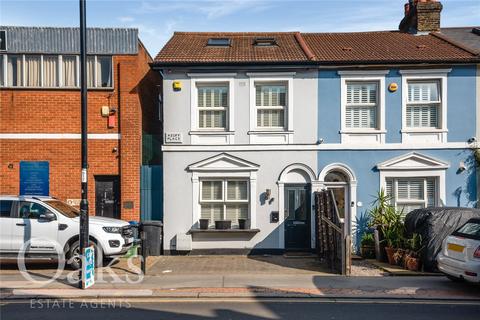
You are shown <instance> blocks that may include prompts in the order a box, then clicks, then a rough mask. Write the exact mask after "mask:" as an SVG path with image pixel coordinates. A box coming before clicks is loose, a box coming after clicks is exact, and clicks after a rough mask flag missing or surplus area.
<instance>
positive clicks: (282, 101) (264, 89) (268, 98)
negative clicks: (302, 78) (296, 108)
mask: <svg viewBox="0 0 480 320" xmlns="http://www.w3.org/2000/svg"><path fill="white" fill-rule="evenodd" d="M286 90H287V89H286V86H285V85H256V89H255V103H256V105H257V107H278V106H286Z"/></svg>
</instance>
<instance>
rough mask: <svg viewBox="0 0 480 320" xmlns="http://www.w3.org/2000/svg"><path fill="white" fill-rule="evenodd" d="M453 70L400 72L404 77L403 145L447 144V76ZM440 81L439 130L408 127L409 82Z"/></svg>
mask: <svg viewBox="0 0 480 320" xmlns="http://www.w3.org/2000/svg"><path fill="white" fill-rule="evenodd" d="M450 71H452V69H412V70H400V71H399V72H400V74H401V75H402V130H401V133H402V143H412V142H413V143H419V142H420V143H446V142H447V133H448V128H447V82H448V81H447V75H448V73H449V72H450ZM428 80H431V81H438V82H439V84H440V107H439V110H438V114H437V117H438V125H439V127H438V128H410V127H407V103H408V82H409V81H428Z"/></svg>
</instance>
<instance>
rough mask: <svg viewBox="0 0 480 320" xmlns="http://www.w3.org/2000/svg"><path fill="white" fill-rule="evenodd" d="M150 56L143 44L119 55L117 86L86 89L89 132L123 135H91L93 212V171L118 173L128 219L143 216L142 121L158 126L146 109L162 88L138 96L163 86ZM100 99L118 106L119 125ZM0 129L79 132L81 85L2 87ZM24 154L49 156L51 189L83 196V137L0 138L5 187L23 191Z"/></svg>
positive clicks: (0, 180) (0, 181)
mask: <svg viewBox="0 0 480 320" xmlns="http://www.w3.org/2000/svg"><path fill="white" fill-rule="evenodd" d="M150 61H151V58H150V57H149V55H148V53H147V52H146V51H145V50H144V48H143V46H141V45H139V53H138V55H124V56H114V59H113V68H114V89H113V90H89V92H88V132H89V133H100V134H105V133H120V134H121V140H114V139H110V140H97V139H89V141H88V147H89V153H88V157H89V159H88V160H89V176H88V179H89V184H88V188H89V194H88V199H89V203H90V214H92V215H94V214H95V180H94V176H95V175H120V181H121V186H120V190H121V201H122V206H121V217H122V219H124V220H138V219H139V217H140V166H141V159H142V154H141V151H142V149H141V145H142V126H143V125H145V126H148V127H151V126H152V124H143V125H142V109H145V110H154V109H155V106H156V94H154V95H153V97H155V100H154V99H151V98H147V99H145V97H142V99H140V97H139V92H140V91H142V92H143V91H147V92H150V91H152V90H153V91H154V90H157V89H156V86H157V85H158V84H160V82H161V81H160V79H159V76H158V75H155V74H153V75H152V74H151V72H152V71H150V68H149V65H148V63H149V62H150ZM139 88H142V90H139ZM102 106H110V107H113V108H116V109H117V122H116V126H115V128H112V129H109V128H107V118H104V117H102V116H101V113H100V109H101V107H102ZM157 114H158V113H157ZM153 127H155V124H153ZM160 130H161V129H160ZM0 133H56V134H58V133H80V91H79V90H78V89H76V90H63V89H44V90H31V89H1V91H0ZM114 148H117V152H114V151H113V150H114ZM21 160H30V161H41V160H46V161H50V195H52V196H55V197H58V198H60V199H63V200H65V199H79V198H80V171H81V167H80V165H81V162H80V140H79V139H43V140H42V139H35V140H34V139H32V140H13V139H0V166H1V167H0V168H1V169H0V194H18V193H19V161H21ZM9 165H10V166H11V165H13V168H9ZM125 201H131V202H133V205H134V207H133V209H124V208H123V202H125Z"/></svg>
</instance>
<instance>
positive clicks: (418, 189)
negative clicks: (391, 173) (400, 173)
mask: <svg viewBox="0 0 480 320" xmlns="http://www.w3.org/2000/svg"><path fill="white" fill-rule="evenodd" d="M423 181H424V180H423V179H409V180H406V179H399V180H398V198H399V199H403V200H423V199H424V196H423Z"/></svg>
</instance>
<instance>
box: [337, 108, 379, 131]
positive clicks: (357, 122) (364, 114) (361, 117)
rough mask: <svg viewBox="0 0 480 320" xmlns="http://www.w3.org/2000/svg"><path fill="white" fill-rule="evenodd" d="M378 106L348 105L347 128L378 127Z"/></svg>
mask: <svg viewBox="0 0 480 320" xmlns="http://www.w3.org/2000/svg"><path fill="white" fill-rule="evenodd" d="M376 119H377V107H347V109H346V117H345V121H346V123H345V125H346V126H347V128H376V126H377V124H376V122H377V121H376Z"/></svg>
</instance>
